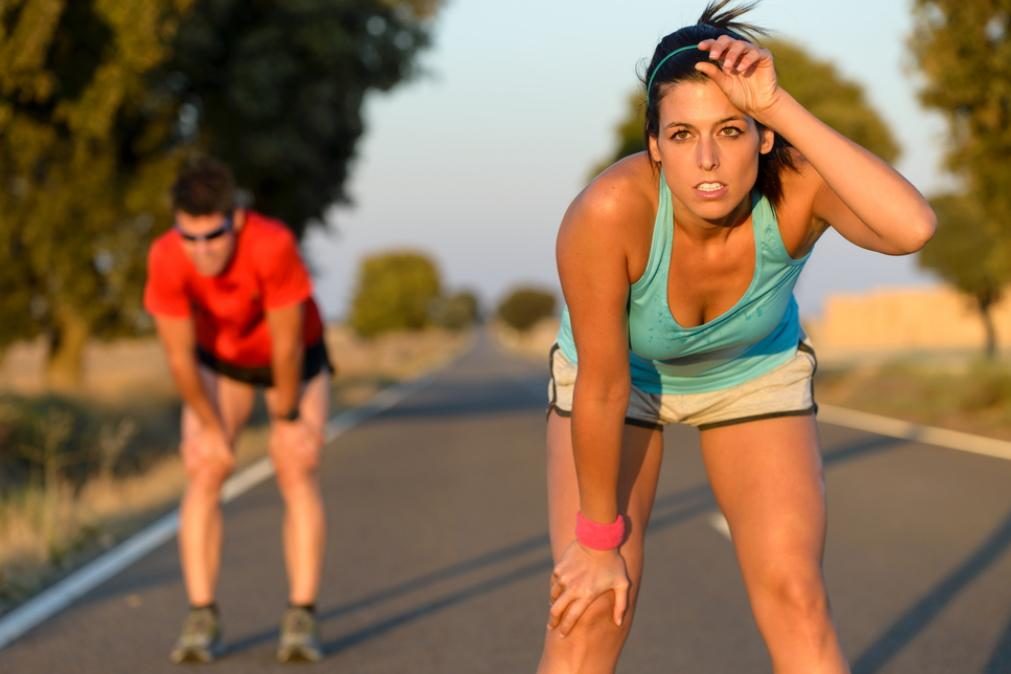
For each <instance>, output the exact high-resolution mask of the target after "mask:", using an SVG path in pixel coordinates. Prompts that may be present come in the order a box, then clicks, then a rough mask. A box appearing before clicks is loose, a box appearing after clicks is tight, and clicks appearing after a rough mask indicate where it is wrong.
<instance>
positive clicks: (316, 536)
mask: <svg viewBox="0 0 1011 674" xmlns="http://www.w3.org/2000/svg"><path fill="white" fill-rule="evenodd" d="M273 395H274V392H273V391H272V390H268V391H267V404H268V406H272V405H273ZM329 407H330V374H329V372H327V371H324V372H321V373H320V374H318V375H317V376H315V377H313V378H312V379H310V380H309V381H307V382H306V383H305V384H304V385H303V388H302V396H301V399H300V401H299V423H301V424H304V426H305V429H306V431H307V432H308V434H309V436H310V438H309V441H308V442H307V443H306V444H305V445H304V446H300V447H291V446H285V445H284V444H283V443H282V442H280V441H279V440H278V437H277V434H275V433H271V447H270V454H271V458H272V459H273V461H274V468H275V470H276V472H277V484H278V487H279V489H280V491H281V496H282V497H283V499H284V505H285V514H284V530H283V540H284V558H285V564H286V566H287V569H288V581H289V594H288V599H289V601H290V603H291V604H293V605H309V604H313V603H314V602H315V601H316V594H317V592H318V591H319V578H320V573H321V570H322V565H323V547H324V543H325V538H326V526H325V521H324V514H323V499H322V496H321V495H320V488H319V478H318V475H317V466H318V464H319V454H320V450H321V449H322V446H323V435H324V432H325V428H326V419H327V414H328V412H329Z"/></svg>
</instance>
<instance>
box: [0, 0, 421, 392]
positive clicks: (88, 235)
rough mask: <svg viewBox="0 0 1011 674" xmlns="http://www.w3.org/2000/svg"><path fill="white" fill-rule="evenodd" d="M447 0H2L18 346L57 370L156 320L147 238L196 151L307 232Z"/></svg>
mask: <svg viewBox="0 0 1011 674" xmlns="http://www.w3.org/2000/svg"><path fill="white" fill-rule="evenodd" d="M438 4H439V0H299V1H298V2H282V1H281V0H266V1H263V2H255V3H249V2H240V1H239V0H90V1H87V0H79V1H78V0H74V1H71V0H13V1H8V2H0V184H2V185H3V189H0V252H2V255H3V258H4V262H5V264H4V265H0V350H2V349H3V348H4V347H5V346H8V345H9V344H10V343H12V342H14V341H16V340H20V339H27V338H32V337H35V336H39V335H43V336H45V337H46V338H47V340H48V343H49V345H50V359H49V366H48V369H49V372H50V384H51V385H54V386H56V387H58V388H73V387H74V386H76V385H77V384H78V383H79V381H80V372H81V362H82V351H83V348H84V345H85V344H86V342H87V340H88V339H89V338H90V337H92V336H99V337H103V336H112V335H119V334H124V333H130V332H135V331H137V330H138V329H143V328H144V327H146V326H147V321H146V317H145V316H144V314H143V312H142V311H141V307H140V295H141V288H142V285H143V280H144V275H145V261H146V250H147V247H148V245H149V244H150V241H151V239H152V238H153V236H154V235H155V234H157V233H158V231H159V230H162V229H163V228H164V227H165V226H166V225H167V224H168V222H169V220H170V213H169V201H168V195H167V191H168V187H169V185H170V184H171V182H172V180H173V178H174V175H175V173H176V169H177V167H178V165H179V162H180V161H181V160H182V159H183V157H184V155H185V154H188V153H190V152H193V151H195V150H202V151H210V152H211V153H215V154H218V155H219V156H221V157H222V158H223V159H225V160H226V161H228V162H230V163H231V164H232V166H233V168H234V169H235V172H236V174H237V177H238V179H239V181H240V183H241V184H242V185H243V187H245V188H248V189H250V190H251V191H252V192H253V194H255V196H256V205H257V207H259V208H262V209H263V210H265V211H266V212H269V213H270V214H272V215H275V216H278V217H281V218H283V219H285V220H286V221H288V222H289V223H290V224H291V225H292V227H293V228H294V229H295V230H296V232H297V233H299V234H301V233H302V231H303V230H304V228H305V226H306V225H307V223H309V222H310V221H314V220H315V221H318V220H319V219H320V218H322V215H323V213H324V211H325V209H326V208H327V207H328V206H329V205H331V204H333V203H334V202H338V201H341V200H345V196H346V195H345V192H344V183H345V180H346V178H347V171H348V165H349V163H350V160H351V158H352V157H353V154H354V148H355V145H356V143H357V140H358V138H359V137H360V136H361V133H362V130H363V126H364V122H363V120H362V117H361V108H362V102H363V99H364V96H365V94H366V93H367V92H368V91H374V90H388V89H390V88H391V87H393V86H394V85H395V84H396V83H397V82H399V81H402V80H403V79H404V78H405V77H407V76H409V75H410V74H411V72H412V64H413V63H414V57H415V55H416V53H417V51H418V50H419V49H421V48H422V47H423V46H424V45H426V44H427V40H428V38H427V18H428V17H430V16H431V14H432V13H433V12H434V11H435V9H436V7H437V6H438Z"/></svg>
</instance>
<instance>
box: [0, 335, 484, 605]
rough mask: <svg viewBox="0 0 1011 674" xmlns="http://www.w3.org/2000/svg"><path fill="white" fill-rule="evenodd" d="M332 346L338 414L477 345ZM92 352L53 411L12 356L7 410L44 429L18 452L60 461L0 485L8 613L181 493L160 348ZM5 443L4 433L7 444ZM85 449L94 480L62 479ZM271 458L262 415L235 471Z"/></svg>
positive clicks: (342, 340)
mask: <svg viewBox="0 0 1011 674" xmlns="http://www.w3.org/2000/svg"><path fill="white" fill-rule="evenodd" d="M327 341H328V345H329V347H330V352H331V356H332V357H333V358H334V360H335V361H337V365H338V368H339V374H338V376H337V377H336V378H335V380H334V385H333V405H332V407H333V412H338V411H340V410H341V409H345V408H348V407H353V406H356V405H359V404H361V403H362V402H364V401H365V400H367V399H368V398H370V397H371V396H373V395H375V393H376V392H377V391H379V390H380V389H382V388H383V387H385V386H388V385H390V384H393V383H395V382H397V381H401V380H404V379H408V378H411V377H414V376H418V375H420V374H422V373H424V372H425V371H428V370H431V369H433V368H436V367H439V366H440V365H442V364H444V363H445V362H446V361H447V360H448V359H450V358H452V357H453V356H454V355H455V354H457V353H459V352H460V351H461V350H462V349H464V348H465V347H466V346H467V344H468V343H469V341H470V336H469V335H466V334H454V333H448V332H444V331H436V330H431V331H426V332H422V333H416V334H411V335H388V336H385V337H382V338H379V339H376V340H374V341H372V342H365V341H362V340H359V339H357V338H355V337H354V335H352V334H351V332H350V331H349V330H347V329H345V328H343V327H331V328H329V329H328V332H327ZM34 348H37V346H35V347H34ZM90 351H91V352H90V354H89V358H90V359H91V360H90V367H91V368H92V369H91V370H90V371H89V380H88V381H87V382H86V388H85V392H84V395H82V396H81V397H80V398H77V399H73V400H59V401H49V400H48V399H47V398H45V397H44V396H41V395H39V394H38V392H39V391H41V387H40V385H39V382H38V381H37V379H38V374H37V373H36V374H35V375H34V377H35V378H36V379H32V377H30V376H29V375H28V373H27V365H26V363H31V360H30V359H29V360H25V358H26V356H31V355H32V352H31V348H26V347H22V348H20V349H17V350H15V351H14V352H13V355H14V356H15V358H18V359H20V360H18V361H16V362H13V363H12V362H11V360H10V357H9V358H8V361H7V363H5V365H4V367H3V368H0V371H2V372H3V373H4V376H5V378H4V381H5V383H6V384H7V389H8V392H7V393H6V396H7V398H9V400H8V401H7V403H8V405H7V406H8V407H10V408H11V409H14V408H16V407H17V406H15V405H13V403H12V402H11V401H16V402H17V403H18V405H20V406H21V408H24V407H25V406H35V408H36V409H34V412H33V413H34V414H36V415H38V417H37V422H38V423H40V424H41V426H42V427H43V429H42V431H41V434H37V435H34V436H25V437H32V438H34V439H35V440H36V442H35V443H34V444H35V445H38V447H34V446H33V447H20V448H19V451H21V452H24V453H26V454H32V453H34V454H35V455H37V456H36V458H38V459H39V462H38V463H39V466H44V465H45V464H44V462H45V460H46V459H47V457H49V458H50V459H53V457H60V458H59V459H58V460H57V459H54V460H51V461H50V462H49V464H47V465H49V466H50V468H51V469H50V470H48V471H47V470H45V469H44V468H42V469H40V470H35V471H33V472H31V473H30V475H32V479H31V480H30V481H29V482H25V483H19V484H11V483H10V482H9V481H8V482H7V483H2V482H0V486H2V487H3V489H4V492H3V493H2V494H0V612H2V611H4V610H6V609H8V608H10V607H11V606H12V605H14V604H16V603H17V602H18V601H20V600H22V599H24V598H25V597H26V596H28V595H30V594H31V593H32V592H34V591H35V590H36V589H37V588H39V587H41V586H43V585H45V584H48V583H50V582H52V581H53V580H54V579H55V578H57V577H58V576H60V575H61V574H63V573H65V572H66V571H67V570H69V569H71V568H73V567H75V566H78V565H80V564H81V563H82V562H84V561H86V560H87V559H89V558H92V557H94V556H95V555H97V554H99V553H100V552H101V551H103V550H104V549H107V548H108V547H110V546H111V545H114V544H115V543H116V542H118V541H120V540H122V539H123V538H124V537H125V536H127V535H129V534H130V533H131V532H133V531H135V530H137V529H138V528H139V527H140V526H142V525H143V524H144V523H145V522H148V521H150V520H151V519H152V518H153V517H155V516H156V515H158V514H160V513H163V512H166V511H167V510H169V509H170V508H172V507H173V506H174V505H175V503H176V502H177V500H178V498H179V495H180V494H181V492H182V488H183V485H184V475H183V470H182V465H181V462H180V461H179V459H178V457H177V456H176V454H175V450H174V444H175V442H176V441H177V438H178V428H177V418H178V401H177V400H176V399H175V396H174V394H173V393H172V390H171V386H170V384H167V383H166V380H167V372H166V371H165V369H164V359H163V358H162V355H161V352H160V350H159V349H158V345H157V343H156V342H154V341H153V340H138V341H137V342H136V343H129V342H122V343H119V344H114V345H111V346H107V347H104V348H103V347H98V348H93V349H91V350H90ZM95 368H97V370H96V369H95ZM96 371H101V372H104V376H105V377H106V378H107V379H108V381H106V382H104V383H102V382H98V381H94V380H93V379H92V378H93V377H94V375H93V374H91V373H94V372H96ZM12 374H13V375H14V376H13V377H11V376H10V375H12ZM112 383H115V384H116V386H118V387H119V388H116V386H113V385H112ZM11 389H13V391H12V390H11ZM33 393H34V394H36V395H33ZM0 403H4V401H3V400H0ZM47 405H49V406H47ZM4 409H6V408H4ZM68 410H72V411H73V413H74V414H76V415H78V416H80V417H82V418H86V419H87V420H89V422H90V426H91V427H92V430H93V431H94V432H93V433H92V434H91V436H89V437H88V438H87V439H86V438H83V437H75V436H74V434H73V433H72V432H71V431H72V430H73V429H78V430H79V429H80V428H83V427H84V426H86V425H88V424H68V423H65V422H62V421H59V420H60V419H62V418H65V417H67V415H70V414H71V412H70V411H68ZM0 411H2V410H0ZM7 414H8V416H9V414H10V411H9V410H8V412H7ZM54 420H55V421H54ZM124 420H125V421H124ZM2 422H3V420H2V419H0V426H2ZM96 428H97V430H95V429H96ZM47 429H48V430H47ZM52 429H56V430H55V431H54V430H52ZM61 429H62V430H61ZM67 429H71V430H67ZM0 430H2V429H0ZM64 431H66V432H64ZM11 438H12V436H10V435H8V437H7V438H6V439H7V440H11V443H6V444H12V443H13V442H14V441H15V440H12V439H11ZM4 442H5V438H4V437H3V435H2V434H0V443H4ZM89 443H90V444H89ZM77 444H88V445H89V448H90V446H91V445H92V444H94V445H97V450H98V451H97V455H96V456H97V458H94V457H93V458H94V460H93V461H92V463H93V464H94V465H93V466H92V470H90V471H89V472H87V473H86V474H85V475H84V478H83V479H82V477H81V475H80V474H75V472H74V471H72V470H70V471H68V470H63V469H64V468H66V467H67V466H65V465H63V464H62V463H60V462H61V461H63V458H64V457H66V456H68V455H70V456H72V455H74V454H76V453H77V452H78V451H79V449H78V447H77V446H76V445H77ZM4 449H5V451H7V450H11V449H14V448H12V447H7V446H5V447H4ZM265 451H266V428H265V426H264V419H263V415H262V410H261V413H260V415H259V416H258V417H255V418H254V421H253V423H252V424H251V425H250V427H249V428H248V429H247V430H246V432H245V433H244V434H243V436H242V437H241V438H240V441H239V449H238V457H237V458H238V463H239V465H240V466H241V465H245V464H248V463H250V462H251V461H253V460H255V459H257V458H259V457H260V456H263V455H264V454H265ZM47 452H48V453H47ZM103 457H104V458H103ZM124 466H126V468H124ZM57 469H59V470H57Z"/></svg>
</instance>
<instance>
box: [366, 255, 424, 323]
mask: <svg viewBox="0 0 1011 674" xmlns="http://www.w3.org/2000/svg"><path fill="white" fill-rule="evenodd" d="M439 286H440V284H439V270H438V268H437V267H436V265H435V263H434V262H433V261H432V260H431V259H429V258H428V257H427V256H425V255H424V254H422V253H417V252H413V251H396V252H387V253H381V254H378V255H372V256H370V257H367V258H365V259H364V260H362V262H361V265H360V266H359V268H358V281H357V288H356V290H355V294H354V299H353V300H352V303H351V316H350V322H351V327H352V328H353V329H354V330H355V332H357V333H358V334H359V335H361V336H362V337H374V336H376V335H380V334H382V333H384V332H391V331H394V330H420V329H422V328H424V327H425V326H427V325H428V324H429V322H430V318H429V316H430V312H431V310H432V307H433V305H434V303H435V301H436V300H437V299H438V297H439V292H440V288H439Z"/></svg>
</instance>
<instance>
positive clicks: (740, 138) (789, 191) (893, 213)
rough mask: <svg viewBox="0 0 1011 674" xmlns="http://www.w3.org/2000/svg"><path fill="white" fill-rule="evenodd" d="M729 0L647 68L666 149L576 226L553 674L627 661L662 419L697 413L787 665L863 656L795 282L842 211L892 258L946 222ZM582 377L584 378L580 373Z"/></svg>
mask: <svg viewBox="0 0 1011 674" xmlns="http://www.w3.org/2000/svg"><path fill="white" fill-rule="evenodd" d="M727 4H728V1H727V0H722V1H721V2H713V3H710V5H709V6H708V7H707V8H706V10H705V12H704V13H703V15H702V18H701V19H700V20H699V23H698V24H697V25H694V26H688V27H685V28H682V29H681V30H678V31H676V32H674V33H671V34H670V35H668V36H666V37H665V38H664V39H663V40H662V41H661V42H660V44H659V45H658V46H657V48H656V51H655V52H654V54H653V58H652V61H651V62H650V65H649V68H648V70H647V72H646V77H645V79H646V99H647V104H646V120H645V132H646V140H647V150H646V152H643V153H640V154H638V155H633V156H631V157H628V158H625V159H623V160H621V161H619V162H617V163H616V164H614V165H613V166H611V167H610V168H608V169H607V170H606V171H604V172H603V173H602V174H601V175H600V176H598V177H597V178H596V179H595V180H594V181H593V182H592V184H591V185H590V186H589V187H587V188H586V189H585V190H584V191H583V192H582V193H581V194H580V195H579V196H578V197H577V198H576V199H575V201H574V202H573V203H572V205H571V206H570V208H569V209H568V211H567V213H566V214H565V217H564V220H563V222H562V225H561V229H560V232H559V236H558V249H557V255H558V268H559V275H560V277H561V282H562V288H563V292H564V295H565V300H566V304H567V309H566V311H565V312H564V313H563V317H562V326H561V329H560V331H559V335H558V344H557V345H556V347H554V348H553V349H552V353H551V361H552V363H551V365H552V368H551V369H552V381H551V385H550V395H551V408H550V411H549V414H548V429H547V439H548V481H549V508H550V526H551V543H552V549H553V553H554V557H555V562H556V563H555V569H554V573H553V574H552V577H551V609H550V617H549V624H548V632H547V635H546V639H545V646H544V652H543V655H542V658H541V663H540V669H539V672H540V674H556V673H561V672H565V673H574V672H580V673H589V672H613V671H614V668H615V665H616V662H617V659H618V654H619V652H620V650H621V647H622V645H623V643H624V641H625V638H626V636H627V635H628V630H629V626H630V623H631V618H632V614H633V611H634V607H635V600H636V596H637V594H638V590H639V587H640V586H639V579H640V577H641V573H642V561H643V560H642V551H643V533H644V530H645V527H646V523H647V522H648V520H649V515H650V509H651V507H652V503H653V498H654V495H655V491H656V483H657V475H658V472H659V467H660V459H661V453H662V434H661V430H660V429H661V427H662V425H663V424H665V423H670V422H679V423H687V424H690V425H694V426H697V427H698V428H699V429H700V442H701V446H702V453H703V458H704V462H705V466H706V470H707V472H708V476H709V480H710V484H711V486H712V489H713V492H714V494H715V496H716V501H717V503H718V505H719V507H720V509H721V510H722V511H723V514H724V515H725V517H726V519H727V522H728V523H729V525H730V530H731V532H732V534H733V541H734V546H735V548H736V553H737V556H738V560H739V564H740V568H741V571H742V574H743V577H744V581H745V584H746V586H747V591H748V595H749V598H750V601H751V606H752V610H753V613H754V616H755V620H756V622H757V624H758V627H759V630H760V632H761V634H762V637H763V638H764V640H765V643H766V645H767V647H768V650H769V653H770V655H771V658H772V662H773V666H774V669H775V671H776V672H777V673H778V674H785V673H792V672H797V673H803V674H811V673H812V672H819V673H833V674H835V673H838V672H847V671H849V670H848V667H847V664H846V660H845V657H844V656H843V654H842V650H841V648H840V645H839V642H838V639H837V636H836V632H835V628H834V626H833V624H832V619H831V617H830V615H829V609H828V600H827V597H826V592H825V584H824V580H823V577H822V570H821V557H822V550H823V545H824V538H825V500H824V490H823V484H822V472H821V462H820V455H819V450H818V438H817V433H816V428H815V417H814V415H815V411H816V405H815V403H814V400H813V393H812V387H811V380H812V375H813V373H814V369H815V359H814V353H813V351H812V350H811V348H810V346H809V345H808V344H807V342H806V341H805V339H804V335H803V332H802V330H801V327H800V323H799V320H798V315H797V305H796V301H795V300H794V298H793V286H794V284H795V282H796V279H797V276H798V275H799V273H800V271H801V269H802V267H803V265H804V263H805V262H806V261H807V259H808V256H809V255H810V252H811V249H812V247H813V246H814V244H815V242H816V241H817V240H818V238H819V237H820V236H821V234H823V233H824V232H825V230H826V229H828V228H829V227H832V228H834V229H836V231H838V232H839V233H840V234H841V235H842V236H844V237H845V238H846V239H848V240H849V241H851V242H853V243H855V244H856V245H858V246H861V247H863V248H866V249H869V250H875V251H879V252H882V253H886V254H890V255H902V254H908V253H912V252H914V251H916V250H919V249H920V248H921V247H922V246H923V245H924V243H926V241H927V240H929V239H930V237H931V236H932V234H933V232H934V227H935V218H934V214H933V212H932V211H931V210H930V207H929V206H928V205H927V203H926V201H925V200H924V199H923V197H922V196H921V195H920V194H919V192H917V190H916V189H915V188H914V187H912V186H911V185H910V184H909V183H908V182H907V181H906V180H905V179H903V177H902V176H901V175H899V174H898V173H896V172H895V171H894V170H893V169H892V168H891V167H889V166H888V165H887V164H886V163H885V162H883V161H882V160H880V159H879V158H877V157H875V156H874V155H873V154H871V153H870V152H868V151H867V150H865V149H863V148H861V147H860V146H858V145H857V144H856V143H854V142H852V141H850V140H848V139H847V138H845V137H843V136H841V135H840V134H838V133H837V132H835V131H834V130H832V129H831V128H829V127H828V126H826V125H825V124H824V123H822V122H821V121H819V120H818V119H816V118H815V117H814V116H813V115H812V114H811V113H810V112H808V111H807V110H806V109H804V108H803V107H802V106H801V105H800V104H798V103H797V101H795V100H794V99H793V98H792V97H791V96H790V95H789V93H787V92H786V91H784V90H783V89H781V88H779V87H778V86H777V81H776V71H775V67H774V64H773V58H772V54H770V53H769V52H768V51H766V50H764V49H761V48H760V47H758V46H756V44H754V43H753V42H749V41H748V40H747V39H746V38H745V36H746V35H748V36H750V35H753V34H754V33H756V32H761V31H760V29H757V28H754V27H753V26H748V25H745V24H741V23H739V22H738V21H737V19H738V18H739V17H740V15H741V14H743V13H744V12H745V11H747V9H749V8H750V7H751V6H753V5H749V6H748V7H744V8H736V9H735V8H727ZM577 373H578V374H577Z"/></svg>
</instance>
